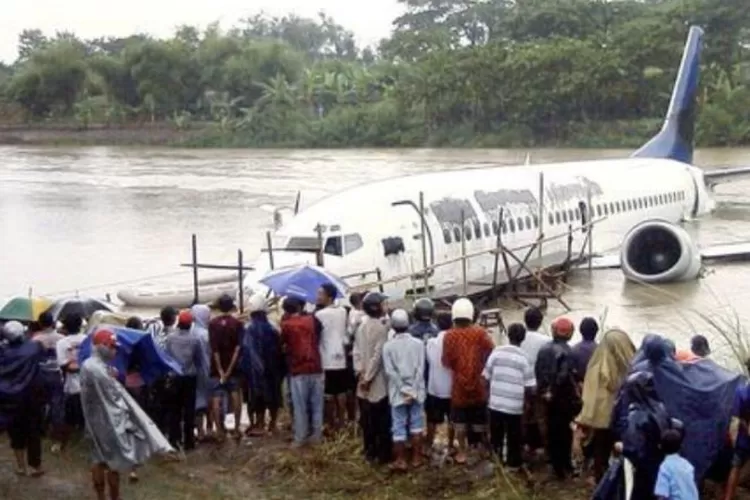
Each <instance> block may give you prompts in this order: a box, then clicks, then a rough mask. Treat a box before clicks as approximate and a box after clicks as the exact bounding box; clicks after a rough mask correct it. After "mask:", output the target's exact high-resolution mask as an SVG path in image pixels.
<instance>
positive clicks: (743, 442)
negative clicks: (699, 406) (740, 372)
mask: <svg viewBox="0 0 750 500" xmlns="http://www.w3.org/2000/svg"><path fill="white" fill-rule="evenodd" d="M745 370H750V358H748V359H747V360H745ZM729 436H730V438H731V443H732V469H731V471H730V473H729V478H728V479H727V484H726V489H725V492H724V500H734V496H735V494H736V493H737V487H738V486H739V482H740V472H741V471H742V468H743V467H744V466H745V464H746V463H747V461H748V459H750V382H748V381H745V382H741V383H740V384H738V385H737V389H735V392H734V401H733V403H732V418H731V420H730V423H729Z"/></svg>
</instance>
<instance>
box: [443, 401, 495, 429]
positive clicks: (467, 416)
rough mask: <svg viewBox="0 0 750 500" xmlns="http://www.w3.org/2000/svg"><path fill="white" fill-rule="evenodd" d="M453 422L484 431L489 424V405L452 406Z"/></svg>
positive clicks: (458, 425) (456, 424) (457, 425)
mask: <svg viewBox="0 0 750 500" xmlns="http://www.w3.org/2000/svg"><path fill="white" fill-rule="evenodd" d="M451 422H452V423H453V424H454V425H455V426H456V427H457V428H459V427H461V426H462V427H468V428H470V429H472V430H475V431H477V432H483V431H484V430H485V428H486V426H487V407H486V406H484V405H477V406H467V407H464V408H456V407H452V408H451Z"/></svg>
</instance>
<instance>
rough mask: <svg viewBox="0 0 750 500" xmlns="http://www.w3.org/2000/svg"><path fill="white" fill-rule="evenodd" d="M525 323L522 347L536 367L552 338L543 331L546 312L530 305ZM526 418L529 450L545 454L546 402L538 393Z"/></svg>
mask: <svg viewBox="0 0 750 500" xmlns="http://www.w3.org/2000/svg"><path fill="white" fill-rule="evenodd" d="M523 319H524V323H526V337H525V338H524V341H523V342H521V349H522V350H523V352H524V353H525V354H526V357H527V358H528V360H529V364H530V365H531V369H532V370H535V369H536V360H537V358H538V357H539V351H540V349H541V348H542V347H544V346H545V345H547V344H549V343H550V342H551V341H552V339H551V338H550V337H548V336H547V335H545V334H544V332H543V331H542V321H543V320H544V314H542V311H541V310H540V309H539V308H537V307H530V308H529V309H527V310H526V312H525V313H524V318H523ZM526 410H527V413H526V418H525V419H524V421H525V422H526V424H525V427H526V429H525V432H524V435H525V436H526V443H525V444H526V446H527V448H528V449H529V450H534V451H536V454H537V455H538V456H540V455H543V454H544V440H545V439H544V438H545V434H546V429H545V424H544V422H545V417H544V414H545V410H544V402H543V401H542V400H541V399H540V397H539V395H538V394H537V395H536V397H535V399H534V401H533V402H532V404H531V405H529V406H528V407H527V408H526Z"/></svg>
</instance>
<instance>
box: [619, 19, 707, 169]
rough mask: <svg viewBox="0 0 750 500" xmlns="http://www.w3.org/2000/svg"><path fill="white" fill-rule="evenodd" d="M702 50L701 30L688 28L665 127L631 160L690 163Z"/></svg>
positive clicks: (694, 27) (634, 154) (692, 27)
mask: <svg viewBox="0 0 750 500" xmlns="http://www.w3.org/2000/svg"><path fill="white" fill-rule="evenodd" d="M702 47H703V30H702V29H701V28H699V27H698V26H691V27H690V32H689V33H688V38H687V43H686V44H685V50H684V52H683V53H682V61H681V62H680V70H679V71H678V72H677V79H676V80H675V83H674V89H673V90H672V98H671V99H670V101H669V109H668V110H667V116H666V118H665V119H664V124H663V125H662V127H661V130H660V131H659V133H658V134H656V135H655V136H654V137H652V138H651V140H649V141H648V142H647V143H646V144H644V145H643V146H642V147H641V148H640V149H639V150H638V151H636V152H635V153H633V154H632V156H633V157H638V158H671V159H673V160H678V161H681V162H684V163H692V162H693V143H694V135H695V108H696V96H697V93H698V80H699V76H700V67H699V64H700V53H701V48H702Z"/></svg>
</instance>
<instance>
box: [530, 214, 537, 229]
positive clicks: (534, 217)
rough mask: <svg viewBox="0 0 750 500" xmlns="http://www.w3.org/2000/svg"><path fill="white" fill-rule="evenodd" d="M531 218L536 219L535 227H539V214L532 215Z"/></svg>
mask: <svg viewBox="0 0 750 500" xmlns="http://www.w3.org/2000/svg"><path fill="white" fill-rule="evenodd" d="M531 220H533V221H534V227H539V216H537V215H534V216H532V217H531Z"/></svg>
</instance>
